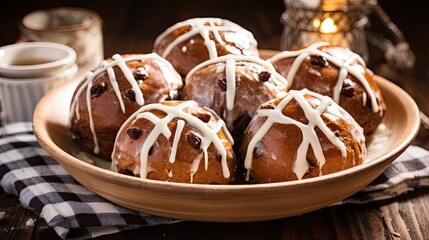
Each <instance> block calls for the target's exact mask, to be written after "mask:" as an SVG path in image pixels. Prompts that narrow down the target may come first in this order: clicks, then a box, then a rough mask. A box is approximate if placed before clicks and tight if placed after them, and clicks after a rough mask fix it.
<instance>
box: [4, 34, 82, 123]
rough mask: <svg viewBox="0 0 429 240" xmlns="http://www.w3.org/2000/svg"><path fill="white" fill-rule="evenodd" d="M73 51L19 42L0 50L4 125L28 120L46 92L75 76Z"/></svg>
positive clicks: (53, 45)
mask: <svg viewBox="0 0 429 240" xmlns="http://www.w3.org/2000/svg"><path fill="white" fill-rule="evenodd" d="M75 62H76V52H75V51H74V50H73V49H72V48H70V47H68V46H65V45H63V44H58V43H53V42H22V43H16V44H11V45H7V46H3V47H0V103H1V120H2V121H1V122H2V123H4V124H7V123H12V122H20V121H31V120H32V118H33V112H34V108H35V107H36V105H37V103H38V102H39V100H40V99H41V98H42V97H43V95H45V94H46V92H48V91H49V90H50V89H52V88H54V87H56V86H58V85H60V84H62V83H64V82H65V81H67V80H70V79H73V78H74V77H76V74H77V72H78V66H77V65H76V63H75Z"/></svg>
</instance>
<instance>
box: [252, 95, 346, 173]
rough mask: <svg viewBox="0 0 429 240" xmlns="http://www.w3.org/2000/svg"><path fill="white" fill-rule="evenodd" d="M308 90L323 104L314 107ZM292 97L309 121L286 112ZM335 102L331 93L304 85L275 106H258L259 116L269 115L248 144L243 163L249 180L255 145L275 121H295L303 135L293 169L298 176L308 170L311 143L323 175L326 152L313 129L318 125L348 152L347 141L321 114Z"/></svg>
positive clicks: (343, 153)
mask: <svg viewBox="0 0 429 240" xmlns="http://www.w3.org/2000/svg"><path fill="white" fill-rule="evenodd" d="M305 94H307V95H310V96H312V97H315V98H317V99H319V100H320V104H319V105H318V107H317V108H316V109H313V107H312V106H311V105H310V104H309V103H308V101H307V100H306V99H305V97H304V95H305ZM292 99H295V101H296V102H297V103H298V105H299V106H301V108H302V110H303V111H304V114H305V116H306V118H307V120H308V124H307V125H306V124H303V123H301V122H299V121H296V120H294V119H292V118H290V117H287V116H285V115H283V113H282V111H283V109H284V108H285V107H286V106H287V105H288V104H289V102H290V101H291V100H292ZM332 103H333V100H332V99H331V98H330V97H327V96H322V95H320V94H317V93H314V92H311V91H308V90H307V89H303V90H300V91H297V90H290V91H289V93H288V95H287V96H286V97H285V98H284V99H282V101H281V102H280V103H279V104H278V105H277V106H276V108H275V109H258V112H257V114H258V116H259V117H267V119H266V120H265V122H264V124H262V126H261V127H260V129H259V130H258V131H257V132H256V134H255V135H254V136H253V138H252V139H251V141H250V142H249V145H248V147H247V152H246V157H245V160H244V166H245V168H246V169H247V176H246V180H247V181H249V175H250V170H251V169H252V161H253V150H254V148H255V147H256V144H257V143H258V142H259V141H261V140H262V138H263V137H264V136H265V135H266V134H267V132H268V131H269V130H270V128H271V127H272V126H273V124H274V123H280V124H293V125H295V126H297V127H298V128H300V129H301V132H302V138H303V139H302V142H301V144H300V145H299V147H298V150H297V153H296V158H295V163H294V165H293V169H292V171H293V172H294V173H295V174H296V176H297V178H298V179H302V177H303V176H304V174H305V173H306V172H307V170H308V163H307V158H306V156H307V151H308V147H309V146H310V145H311V147H312V149H313V152H314V155H315V156H316V159H317V161H318V165H319V167H320V175H321V174H322V167H323V165H324V164H325V156H324V154H323V150H322V146H321V144H320V141H319V138H318V136H317V134H316V131H315V130H314V128H315V127H316V126H317V127H318V128H319V129H320V130H321V131H322V132H323V133H324V134H325V136H326V137H327V138H328V139H329V141H330V142H331V143H332V144H334V145H335V146H337V147H338V149H339V150H340V151H341V154H342V156H343V158H345V157H346V156H347V151H346V147H345V146H344V143H343V142H341V141H340V139H339V138H338V137H337V136H335V134H334V133H333V132H332V131H331V130H330V129H329V128H328V126H326V124H325V123H324V122H323V120H322V117H321V115H322V114H323V112H325V110H326V109H327V108H328V107H329V106H330V105H332Z"/></svg>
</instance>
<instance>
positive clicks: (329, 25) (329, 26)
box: [313, 18, 338, 33]
mask: <svg viewBox="0 0 429 240" xmlns="http://www.w3.org/2000/svg"><path fill="white" fill-rule="evenodd" d="M313 25H314V21H313ZM319 31H320V32H321V33H335V32H337V31H338V27H337V25H335V22H334V20H332V18H326V19H325V20H323V22H322V23H321V24H320V28H319Z"/></svg>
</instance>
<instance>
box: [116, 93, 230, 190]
mask: <svg viewBox="0 0 429 240" xmlns="http://www.w3.org/2000/svg"><path fill="white" fill-rule="evenodd" d="M232 144H233V140H232V139H231V137H230V135H229V133H228V130H227V129H226V127H225V124H224V122H223V121H222V120H221V119H219V117H218V116H217V115H216V114H215V113H214V112H213V111H211V110H209V109H207V108H203V107H201V106H199V105H198V104H197V103H196V102H194V101H166V102H161V103H155V104H149V105H146V106H143V107H141V108H140V109H139V110H138V111H137V112H136V113H134V114H133V115H132V116H131V117H130V118H129V119H128V120H127V121H126V122H125V123H124V125H123V126H122V127H121V129H120V130H119V132H118V136H117V138H116V141H115V148H114V150H113V154H112V160H113V161H112V169H113V170H114V171H117V172H119V173H122V174H127V175H132V176H137V177H140V178H147V179H153V180H160V181H170V182H183V183H201V184H228V183H230V182H231V181H232V177H231V176H233V173H234V170H235V156H234V152H233V150H232Z"/></svg>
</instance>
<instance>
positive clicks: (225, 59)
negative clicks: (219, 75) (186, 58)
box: [185, 54, 288, 128]
mask: <svg viewBox="0 0 429 240" xmlns="http://www.w3.org/2000/svg"><path fill="white" fill-rule="evenodd" d="M240 62H252V63H256V64H259V65H261V66H263V67H265V68H266V69H267V70H268V71H270V72H271V74H273V75H274V76H275V77H274V78H271V79H272V82H273V83H275V84H276V85H280V86H286V85H287V84H288V82H287V80H286V79H285V78H284V77H283V76H282V75H280V74H279V73H277V71H276V70H275V68H274V66H273V65H272V64H271V63H270V62H267V61H264V60H263V59H261V58H259V57H253V56H244V55H233V54H228V55H225V56H221V57H217V58H214V59H210V60H207V61H205V62H203V63H200V64H199V65H197V66H195V67H194V68H193V69H192V70H191V71H190V72H189V73H188V75H187V76H186V80H185V82H188V81H189V79H190V78H191V76H192V75H193V74H195V73H196V72H197V71H199V70H200V69H202V68H204V67H207V66H209V65H212V64H217V63H225V76H226V77H225V79H226V86H227V87H226V94H225V98H226V116H225V119H226V123H227V126H228V127H229V128H231V127H232V125H233V119H232V111H233V110H234V100H235V92H236V91H235V90H236V83H235V74H236V73H235V70H236V66H237V65H238V64H239V63H240ZM264 84H270V82H269V81H267V82H264Z"/></svg>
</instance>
